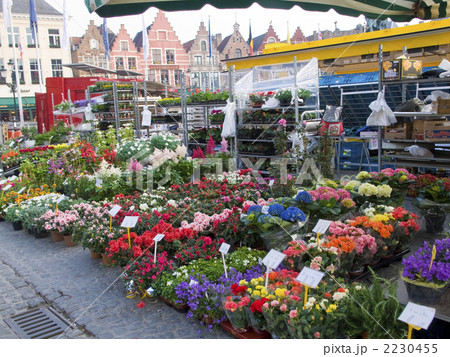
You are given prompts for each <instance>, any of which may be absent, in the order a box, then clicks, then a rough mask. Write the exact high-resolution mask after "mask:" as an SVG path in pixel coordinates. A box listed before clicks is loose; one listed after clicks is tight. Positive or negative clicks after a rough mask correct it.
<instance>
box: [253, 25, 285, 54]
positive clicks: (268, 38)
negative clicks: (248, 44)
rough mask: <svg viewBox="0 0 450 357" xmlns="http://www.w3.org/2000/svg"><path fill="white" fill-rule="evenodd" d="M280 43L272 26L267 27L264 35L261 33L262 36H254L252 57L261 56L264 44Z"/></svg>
mask: <svg viewBox="0 0 450 357" xmlns="http://www.w3.org/2000/svg"><path fill="white" fill-rule="evenodd" d="M277 42H281V41H280V39H279V38H278V35H277V33H276V32H275V30H274V29H273V26H272V24H270V25H269V28H268V29H267V31H266V33H263V34H262V35H259V36H256V37H255V38H254V39H253V55H260V54H262V51H263V49H264V47H265V46H266V44H268V43H277Z"/></svg>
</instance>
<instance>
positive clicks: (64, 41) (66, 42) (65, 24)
mask: <svg viewBox="0 0 450 357" xmlns="http://www.w3.org/2000/svg"><path fill="white" fill-rule="evenodd" d="M68 22H69V18H68V16H67V11H66V0H64V2H63V35H62V40H61V47H62V48H67V46H69V32H68V25H69V24H68Z"/></svg>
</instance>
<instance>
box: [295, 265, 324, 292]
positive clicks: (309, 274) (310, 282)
mask: <svg viewBox="0 0 450 357" xmlns="http://www.w3.org/2000/svg"><path fill="white" fill-rule="evenodd" d="M324 275H325V273H322V272H321V271H317V270H313V269H310V268H307V267H304V268H303V269H302V271H301V272H300V274H298V276H297V277H296V278H295V280H297V281H298V282H299V283H302V284H303V285H307V286H309V287H310V288H312V289H315V288H317V285H319V283H320V281H321V280H322V278H323V276H324Z"/></svg>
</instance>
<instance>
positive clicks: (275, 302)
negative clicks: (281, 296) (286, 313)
mask: <svg viewBox="0 0 450 357" xmlns="http://www.w3.org/2000/svg"><path fill="white" fill-rule="evenodd" d="M278 305H280V302H279V301H278V300H273V301H271V302H270V306H272V307H275V306H278Z"/></svg>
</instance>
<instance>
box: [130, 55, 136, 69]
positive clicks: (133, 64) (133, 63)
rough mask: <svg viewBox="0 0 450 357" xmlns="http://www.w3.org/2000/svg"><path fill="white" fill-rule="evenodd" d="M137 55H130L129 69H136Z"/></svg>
mask: <svg viewBox="0 0 450 357" xmlns="http://www.w3.org/2000/svg"><path fill="white" fill-rule="evenodd" d="M136 68H137V67H136V57H128V69H136Z"/></svg>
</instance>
